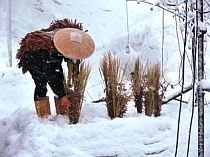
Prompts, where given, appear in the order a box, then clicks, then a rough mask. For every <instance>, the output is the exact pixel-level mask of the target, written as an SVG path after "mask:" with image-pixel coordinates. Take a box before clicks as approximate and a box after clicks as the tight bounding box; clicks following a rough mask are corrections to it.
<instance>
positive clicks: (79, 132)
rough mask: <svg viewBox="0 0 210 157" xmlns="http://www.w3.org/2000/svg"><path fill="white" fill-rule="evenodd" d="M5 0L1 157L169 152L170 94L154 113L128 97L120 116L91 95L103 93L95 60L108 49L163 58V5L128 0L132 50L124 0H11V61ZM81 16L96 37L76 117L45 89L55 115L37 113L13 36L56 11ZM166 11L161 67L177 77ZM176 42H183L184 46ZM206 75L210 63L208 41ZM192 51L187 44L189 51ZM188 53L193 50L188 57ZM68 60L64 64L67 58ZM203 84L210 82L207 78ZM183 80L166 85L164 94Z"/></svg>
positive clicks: (184, 134) (209, 129) (193, 148)
mask: <svg viewBox="0 0 210 157" xmlns="http://www.w3.org/2000/svg"><path fill="white" fill-rule="evenodd" d="M5 4H6V0H0V15H1V16H0V41H1V42H0V90H1V93H0V113H1V114H0V139H1V140H0V157H60V156H63V157H64V156H65V157H66V156H67V157H93V156H97V157H99V156H101V157H102V156H103V157H105V156H119V157H170V156H174V151H175V144H176V131H177V117H178V109H179V102H177V101H171V102H170V103H168V104H165V105H164V106H163V108H162V112H161V116H160V117H158V118H154V117H146V116H145V115H144V114H137V113H136V109H135V107H134V103H133V101H131V102H129V104H128V111H127V113H126V116H125V118H121V119H120V118H116V119H114V120H110V119H109V118H108V116H107V113H106V107H105V104H104V103H97V104H96V103H91V102H92V101H93V100H98V99H100V98H102V97H103V96H104V86H103V83H102V79H101V76H100V74H99V69H98V66H99V62H100V59H101V57H102V55H103V54H104V53H106V52H108V51H109V50H111V51H113V52H115V53H116V55H117V56H119V57H121V58H122V59H123V60H124V61H127V60H130V61H131V62H132V61H133V59H135V57H136V56H138V55H140V56H141V57H142V58H143V60H145V61H146V60H147V59H149V60H151V61H153V62H154V61H161V33H162V26H161V24H162V10H160V9H158V8H155V7H154V8H153V11H151V6H149V5H146V4H144V3H141V4H140V5H137V3H136V2H129V3H128V11H129V26H130V27H129V35H130V47H131V53H130V54H126V52H125V47H126V44H127V33H128V32H127V28H126V9H125V8H126V7H125V1H124V0H113V1H107V0H100V1H98V0H71V1H68V0H59V1H58V0H48V1H41V0H27V1H26V0H18V1H12V22H13V23H12V30H13V34H12V35H13V66H12V67H8V66H7V65H8V61H7V59H8V57H7V45H6V36H7V34H6V5H5ZM66 17H67V18H72V19H78V21H80V22H82V23H83V26H84V29H88V32H89V34H90V35H91V37H92V38H93V39H94V41H95V43H96V51H95V53H94V54H93V55H92V56H91V57H90V58H88V59H86V62H89V63H91V65H93V69H92V72H91V76H90V80H89V82H88V86H87V90H86V93H85V101H84V104H83V108H82V113H81V117H80V123H79V124H76V125H68V120H67V119H66V118H64V117H62V116H60V117H55V107H54V105H53V104H54V102H53V96H54V95H53V93H52V91H51V90H50V88H49V87H48V90H49V92H48V95H49V96H50V103H51V109H52V114H53V117H54V118H55V121H47V120H42V119H39V118H38V117H37V116H36V114H35V108H34V102H33V90H34V84H33V80H32V79H31V76H30V74H29V73H27V74H25V75H23V74H22V73H21V70H20V69H18V68H17V61H16V59H15V54H16V50H17V48H18V46H19V45H18V43H19V41H20V39H21V38H22V37H24V36H25V34H26V33H28V32H30V31H34V30H38V29H41V28H45V27H47V26H48V25H49V23H50V22H51V21H52V20H54V19H59V18H66ZM174 21H175V20H174V18H173V16H172V15H171V14H169V13H165V27H164V30H165V40H164V41H165V44H164V61H163V66H164V72H165V73H164V74H165V79H167V80H168V81H169V82H171V83H176V82H177V81H178V79H179V66H180V52H179V50H178V44H177V39H176V33H175V22H174ZM182 46H183V45H181V50H182ZM205 46H207V49H206V54H205V58H206V63H205V69H206V73H205V76H206V78H207V79H208V77H209V73H208V71H209V70H210V69H209V68H210V65H209V63H208V62H207V60H209V54H208V53H207V52H209V47H208V45H207V43H206V45H205ZM188 53H189V54H188V55H189V56H190V51H189V52H188ZM189 58H190V57H189ZM64 68H65V65H64ZM185 75H186V78H185V79H186V83H185V85H186V86H187V85H189V84H190V83H191V80H192V78H191V75H192V72H191V69H190V64H189V62H186V74H185ZM204 83H205V84H206V85H205V86H207V85H209V84H210V83H208V81H206V82H204ZM180 89H181V87H180V86H179V85H178V86H175V88H174V89H172V88H169V89H168V91H167V93H166V96H169V95H171V94H173V93H175V92H177V91H179V90H180ZM183 96H184V97H183V99H184V100H185V101H187V102H188V104H185V103H183V105H182V115H181V125H180V136H179V147H178V157H183V156H186V149H187V140H188V132H189V121H190V117H191V108H192V107H191V98H192V93H191V92H188V93H186V94H184V95H183ZM209 100H210V96H209V93H206V95H205V102H206V105H205V157H209V156H210V150H209V149H208V147H209V146H210V125H209V123H208V122H207V121H208V119H209V118H210V109H209V105H208V104H209ZM189 156H190V157H194V156H197V107H195V113H194V121H193V127H192V135H191V145H190V154H189Z"/></svg>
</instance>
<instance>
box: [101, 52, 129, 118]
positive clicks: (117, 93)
mask: <svg viewBox="0 0 210 157" xmlns="http://www.w3.org/2000/svg"><path fill="white" fill-rule="evenodd" d="M121 67H122V66H121V62H120V59H119V58H117V57H114V56H113V55H112V53H111V52H109V53H107V54H105V55H104V57H103V59H102V61H101V64H100V72H101V76H102V78H103V79H104V83H105V92H106V98H105V101H106V105H107V112H108V116H109V117H110V118H111V119H113V118H115V117H123V115H124V113H125V112H126V110H127V107H126V105H127V102H128V101H129V100H130V96H129V95H128V93H127V92H126V89H125V84H124V83H123V81H124V80H125V79H124V77H125V71H126V70H125V68H126V66H125V67H124V68H122V69H121Z"/></svg>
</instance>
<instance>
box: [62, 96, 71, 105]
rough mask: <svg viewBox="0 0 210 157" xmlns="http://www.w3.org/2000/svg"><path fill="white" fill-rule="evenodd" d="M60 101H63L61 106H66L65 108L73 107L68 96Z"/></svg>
mask: <svg viewBox="0 0 210 157" xmlns="http://www.w3.org/2000/svg"><path fill="white" fill-rule="evenodd" d="M60 101H61V105H63V106H65V107H70V106H71V101H70V100H69V98H67V97H66V96H63V97H62V98H60Z"/></svg>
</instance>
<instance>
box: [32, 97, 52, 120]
mask: <svg viewBox="0 0 210 157" xmlns="http://www.w3.org/2000/svg"><path fill="white" fill-rule="evenodd" d="M35 108H36V113H37V115H38V116H39V117H40V118H43V119H49V118H50V115H51V112H50V102H49V97H42V98H39V99H38V100H36V101H35Z"/></svg>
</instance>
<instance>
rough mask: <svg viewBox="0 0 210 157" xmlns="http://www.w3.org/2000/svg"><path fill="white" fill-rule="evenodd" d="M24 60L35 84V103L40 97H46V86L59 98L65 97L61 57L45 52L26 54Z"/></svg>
mask: <svg viewBox="0 0 210 157" xmlns="http://www.w3.org/2000/svg"><path fill="white" fill-rule="evenodd" d="M24 59H25V61H26V64H27V69H28V71H29V72H30V74H31V76H32V78H33V80H34V83H35V90H34V100H35V101H36V100H37V99H38V98H40V97H46V94H47V84H49V86H50V87H51V89H52V91H53V92H54V93H55V94H56V95H57V96H58V97H59V98H61V97H63V96H65V95H66V93H65V89H64V84H63V83H64V82H63V81H64V76H63V69H62V65H61V63H62V60H63V58H62V57H61V56H59V55H58V54H57V53H55V54H50V53H48V52H46V51H39V52H32V53H29V52H26V53H25V56H24Z"/></svg>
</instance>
